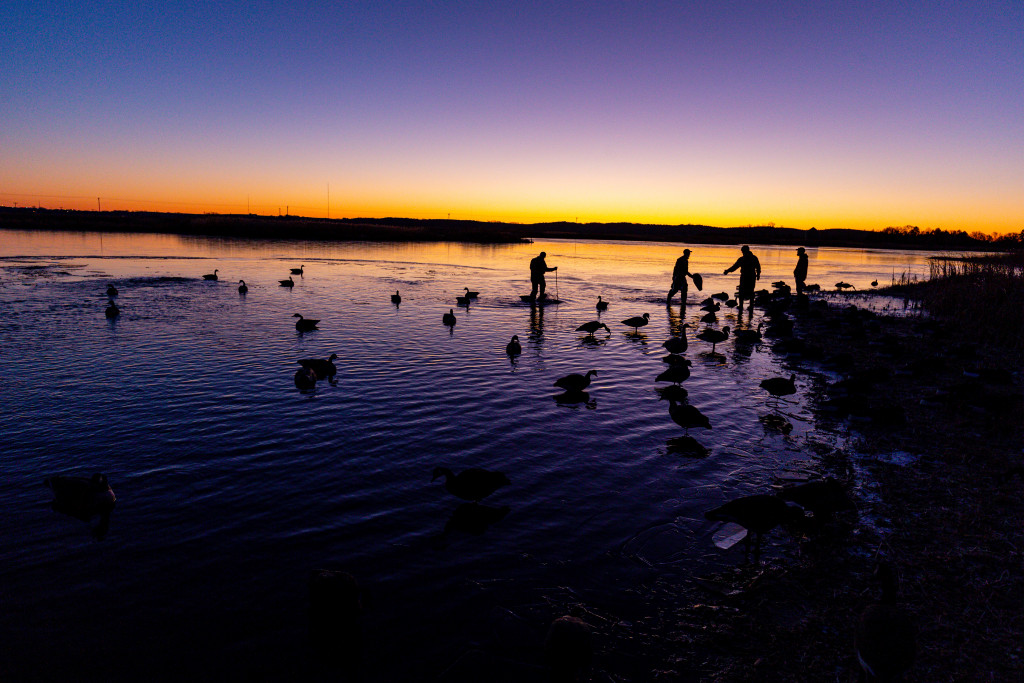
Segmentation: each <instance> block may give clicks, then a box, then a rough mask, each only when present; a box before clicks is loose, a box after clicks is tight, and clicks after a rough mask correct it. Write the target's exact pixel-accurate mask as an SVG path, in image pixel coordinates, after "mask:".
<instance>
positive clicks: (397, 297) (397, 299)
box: [391, 289, 402, 305]
mask: <svg viewBox="0 0 1024 683" xmlns="http://www.w3.org/2000/svg"><path fill="white" fill-rule="evenodd" d="M391 303H393V304H395V305H398V304H400V303H402V295H401V294H399V293H398V290H397V289H396V290H395V293H394V294H392V295H391Z"/></svg>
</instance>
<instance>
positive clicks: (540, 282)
mask: <svg viewBox="0 0 1024 683" xmlns="http://www.w3.org/2000/svg"><path fill="white" fill-rule="evenodd" d="M547 255H548V254H547V252H545V251H542V252H540V256H537V257H535V258H534V259H532V260H531V261H530V283H531V284H532V285H533V289H532V290H530V298H531V299H533V300H534V301H536V300H537V298H538V292H539V297H540V298H541V299H543V298H544V297H545V296H546V294H544V289H545V288H546V287H547V282H545V280H544V273H549V272H551V271H552V270H558V267H557V266H556V267H555V268H548V264H547V262H546V261H545V260H544V257H546V256H547Z"/></svg>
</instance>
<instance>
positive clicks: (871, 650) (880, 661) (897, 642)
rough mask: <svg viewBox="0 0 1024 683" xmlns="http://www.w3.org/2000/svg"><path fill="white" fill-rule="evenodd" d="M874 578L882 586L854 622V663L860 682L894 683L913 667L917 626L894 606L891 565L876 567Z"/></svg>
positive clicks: (895, 588)
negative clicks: (877, 595) (873, 601)
mask: <svg viewBox="0 0 1024 683" xmlns="http://www.w3.org/2000/svg"><path fill="white" fill-rule="evenodd" d="M875 577H876V578H877V579H878V581H879V582H880V583H881V585H882V599H881V601H880V602H877V603H874V604H871V605H868V606H867V607H865V608H864V611H863V612H861V615H860V619H858V621H857V632H856V636H855V639H854V645H855V648H856V652H857V663H858V664H860V668H861V670H862V672H863V675H862V676H861V680H864V676H867V677H868V680H871V681H898V680H900V679H901V678H902V677H903V674H904V673H905V672H906V671H907V670H908V669H909V668H910V667H911V666H912V665H913V664H914V655H915V654H916V650H917V643H916V641H917V627H916V626H914V622H913V620H912V619H911V618H910V615H909V614H908V613H907V611H906V610H904V609H903V608H902V607H900V606H899V605H897V604H896V595H897V583H896V576H895V572H894V570H893V568H892V566H891V565H890V564H889V563H887V562H885V563H881V564H879V565H878V567H877V568H876V569H875Z"/></svg>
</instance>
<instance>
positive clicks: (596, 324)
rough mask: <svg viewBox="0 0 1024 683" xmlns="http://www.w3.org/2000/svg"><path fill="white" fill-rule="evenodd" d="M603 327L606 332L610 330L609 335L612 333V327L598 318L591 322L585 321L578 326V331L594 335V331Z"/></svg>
mask: <svg viewBox="0 0 1024 683" xmlns="http://www.w3.org/2000/svg"><path fill="white" fill-rule="evenodd" d="M602 327H603V328H604V329H605V331H606V332H608V334H609V335H610V334H611V333H612V331H611V330H610V329H608V326H607V325H605V324H604V323H603V322H600V321H598V320H591V321H590V322H586V323H583V324H582V325H580V326H579V327H577V328H576V331H577V332H586V333H587V334H588V335H590V336H591V337H593V336H594V333H595V332H597V331H598V330H599V329H601V328H602Z"/></svg>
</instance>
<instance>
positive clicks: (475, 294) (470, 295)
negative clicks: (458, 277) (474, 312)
mask: <svg viewBox="0 0 1024 683" xmlns="http://www.w3.org/2000/svg"><path fill="white" fill-rule="evenodd" d="M463 289H464V290H466V298H467V299H475V298H477V297H478V296H480V292H471V291H469V287H463Z"/></svg>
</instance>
